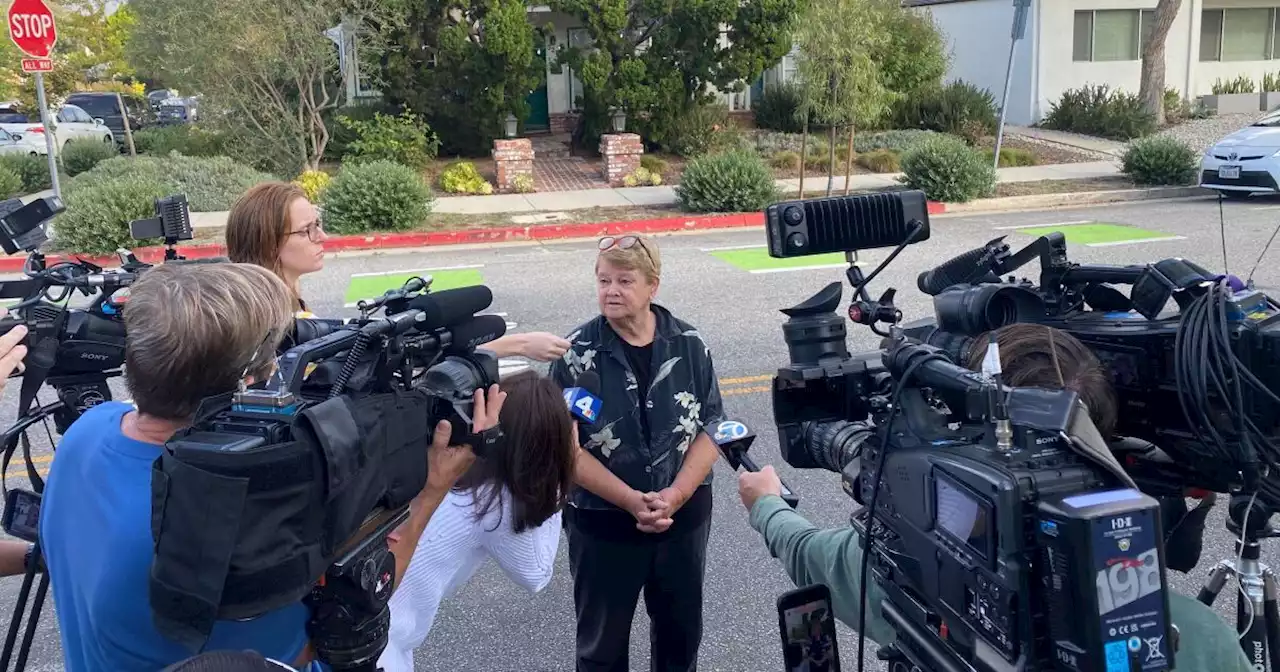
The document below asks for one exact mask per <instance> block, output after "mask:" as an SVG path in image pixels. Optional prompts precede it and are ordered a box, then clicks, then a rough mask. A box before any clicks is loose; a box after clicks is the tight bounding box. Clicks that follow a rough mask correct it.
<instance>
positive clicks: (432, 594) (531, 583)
mask: <svg viewBox="0 0 1280 672" xmlns="http://www.w3.org/2000/svg"><path fill="white" fill-rule="evenodd" d="M475 506H476V505H475V502H474V500H473V498H472V496H471V493H469V492H457V491H452V492H450V493H449V494H448V495H447V496H446V497H445V498H444V501H443V502H441V503H440V506H439V508H437V509H436V512H435V514H433V515H432V516H431V521H430V522H428V523H427V529H426V530H425V531H424V532H423V533H422V538H421V539H419V540H418V547H417V548H416V549H415V550H414V552H413V558H412V559H411V560H410V561H409V568H408V569H407V570H406V571H405V575H404V581H403V582H402V583H401V584H400V585H399V586H397V587H396V589H395V592H394V593H392V595H391V603H390V608H391V632H390V634H389V636H388V641H387V648H386V650H384V651H383V652H382V657H381V658H379V659H378V665H379V666H380V667H381V668H382V669H383V670H385V672H411V671H412V670H413V651H414V649H416V648H418V647H419V646H421V645H422V642H423V641H424V640H426V638H427V633H428V632H430V631H431V624H432V622H434V621H435V618H436V611H437V609H438V608H439V607H440V601H441V600H443V599H445V598H447V597H449V596H451V595H453V593H454V592H455V591H456V590H457V589H458V588H460V587H462V585H463V584H465V583H466V582H467V581H468V580H469V579H470V578H471V576H472V575H473V574H475V573H476V570H478V569H480V566H481V565H483V564H484V562H485V560H486V559H487V558H489V557H492V558H493V559H494V560H497V561H498V566H499V567H501V568H502V571H504V572H506V574H507V576H508V577H510V578H511V579H512V580H513V581H515V582H516V583H518V584H520V585H521V586H524V587H525V589H526V590H528V591H530V592H534V593H536V592H538V591H540V590H542V589H543V588H546V587H547V584H549V583H551V572H552V569H553V568H554V566H555V561H556V551H557V550H558V549H559V547H560V512H558V511H557V512H556V514H555V515H554V516H552V517H551V518H548V519H547V520H546V522H544V523H543V524H542V525H540V526H538V527H536V528H533V529H528V530H525V531H524V532H522V533H520V534H516V533H514V532H512V531H511V519H512V516H511V495H510V493H509V492H507V491H506V490H505V489H504V491H503V496H502V503H501V506H498V505H497V503H496V502H495V504H494V506H493V507H492V508H491V509H490V510H489V513H488V514H486V515H485V517H484V518H483V519H482V520H479V521H477V520H476V518H475ZM500 512H501V516H502V519H501V523H499V522H498V516H499V513H500Z"/></svg>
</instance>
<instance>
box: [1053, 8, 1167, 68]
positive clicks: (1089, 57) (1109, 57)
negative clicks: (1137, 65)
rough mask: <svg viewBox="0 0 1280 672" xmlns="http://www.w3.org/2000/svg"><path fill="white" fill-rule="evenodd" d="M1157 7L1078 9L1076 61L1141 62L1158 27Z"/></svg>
mask: <svg viewBox="0 0 1280 672" xmlns="http://www.w3.org/2000/svg"><path fill="white" fill-rule="evenodd" d="M1155 18H1156V13H1155V10H1150V9H1143V10H1137V9H1099V10H1083V11H1077V12H1076V16H1075V29H1074V33H1073V35H1072V55H1071V60H1073V61H1138V60H1141V59H1142V48H1143V47H1145V46H1146V44H1147V40H1148V39H1150V38H1151V30H1152V28H1154V27H1155Z"/></svg>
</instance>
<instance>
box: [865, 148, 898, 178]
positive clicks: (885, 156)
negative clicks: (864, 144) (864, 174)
mask: <svg viewBox="0 0 1280 672" xmlns="http://www.w3.org/2000/svg"><path fill="white" fill-rule="evenodd" d="M856 160H857V162H858V165H859V166H862V167H863V168H866V169H867V170H870V171H872V172H876V173H896V172H898V170H899V169H900V168H901V167H902V163H901V162H900V161H899V159H898V155H897V153H896V152H891V151H889V150H887V149H877V150H875V151H874V152H868V153H866V154H859V155H858V158H857V159H856Z"/></svg>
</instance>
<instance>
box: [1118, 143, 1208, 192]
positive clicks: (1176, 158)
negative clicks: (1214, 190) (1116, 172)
mask: <svg viewBox="0 0 1280 672" xmlns="http://www.w3.org/2000/svg"><path fill="white" fill-rule="evenodd" d="M1198 165H1199V161H1198V158H1197V157H1196V153H1195V152H1194V151H1192V150H1191V148H1190V147H1188V146H1186V145H1185V144H1183V143H1181V142H1179V141H1178V140H1176V139H1175V138H1171V137H1168V136H1163V135H1157V136H1154V137H1150V138H1143V139H1141V140H1136V141H1134V142H1133V144H1131V145H1129V149H1128V150H1126V151H1125V153H1124V158H1123V160H1122V161H1121V170H1122V171H1123V172H1124V174H1125V175H1128V176H1129V177H1130V178H1132V179H1133V181H1134V182H1137V183H1138V184H1150V185H1165V184H1168V185H1184V184H1193V183H1195V181H1196V169H1197V166H1198Z"/></svg>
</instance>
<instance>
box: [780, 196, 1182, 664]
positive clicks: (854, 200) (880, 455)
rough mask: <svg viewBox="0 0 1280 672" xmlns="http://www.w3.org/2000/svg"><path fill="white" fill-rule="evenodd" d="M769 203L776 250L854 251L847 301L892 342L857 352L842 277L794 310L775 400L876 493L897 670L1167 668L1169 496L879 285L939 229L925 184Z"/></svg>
mask: <svg viewBox="0 0 1280 672" xmlns="http://www.w3.org/2000/svg"><path fill="white" fill-rule="evenodd" d="M765 214H766V227H767V235H768V240H769V249H770V254H771V255H772V256H775V257H790V256H800V255H807V254H819V253H830V252H837V251H843V252H846V254H847V256H848V258H849V260H850V262H851V264H850V268H849V269H848V272H847V279H848V282H849V283H850V285H852V287H853V294H854V296H853V299H852V302H851V303H850V305H849V308H848V311H847V317H848V318H849V320H850V321H852V322H856V323H859V324H862V325H865V326H868V327H870V328H871V329H872V330H873V331H874V332H875V333H877V334H880V335H882V336H884V337H885V338H884V341H883V343H882V350H879V351H875V352H869V353H862V354H850V353H849V351H848V349H847V345H846V336H847V333H846V329H845V322H844V320H845V317H846V316H844V315H838V314H837V313H836V309H837V307H838V305H839V302H840V299H841V286H840V284H839V283H833V284H832V285H830V286H828V287H826V288H825V289H823V290H822V291H821V292H819V293H817V294H816V295H814V296H813V297H811V298H810V299H808V300H806V301H804V302H802V303H801V304H799V305H797V306H795V307H792V308H789V309H786V310H784V311H783V312H784V313H785V314H786V315H787V316H788V318H789V319H788V320H787V322H786V323H785V324H784V325H783V335H784V338H785V340H786V343H787V348H788V351H789V354H790V360H791V361H790V363H789V364H788V366H786V367H782V368H780V369H779V370H778V372H777V375H776V376H775V377H774V380H773V408H774V420H775V423H776V425H777V428H778V436H779V444H780V447H781V450H782V455H783V458H784V459H785V460H786V461H787V462H788V463H789V464H791V465H792V466H794V467H797V468H825V469H828V470H831V471H834V472H837V473H841V474H842V483H843V487H844V489H845V491H846V492H847V493H848V494H849V495H850V496H851V497H853V498H854V499H855V500H857V501H858V502H859V503H860V504H862V505H864V506H865V507H866V508H864V509H863V510H862V511H860V512H859V513H857V514H855V515H854V516H853V522H854V525H855V526H856V527H859V528H861V529H862V531H863V533H864V542H865V543H866V546H865V547H864V548H865V556H864V557H865V562H864V564H863V571H864V574H863V581H862V585H863V589H864V591H865V589H866V586H867V574H866V572H868V571H869V572H871V575H872V579H871V580H872V581H874V583H875V585H876V586H878V588H879V591H878V593H879V594H880V595H882V596H883V599H882V600H881V601H880V603H879V604H878V605H865V608H866V609H867V611H864V612H862V613H863V617H864V618H874V617H876V616H880V617H881V618H883V619H884V620H885V621H886V622H887V623H888V624H889V625H890V626H891V627H892V628H893V629H894V630H895V631H896V633H897V637H896V640H895V642H894V643H893V645H891V646H886V647H882V648H881V657H882V658H883V659H885V660H886V661H888V662H889V664H890V669H892V670H894V671H895V672H896V671H898V670H910V669H921V670H931V671H932V670H946V671H953V670H956V671H960V670H963V671H978V672H996V671H997V670H1017V669H1024V670H1033V669H1034V670H1050V669H1053V670H1073V671H1076V672H1104V671H1105V672H1110V671H1111V670H1116V669H1124V670H1143V671H1144V672H1157V671H1160V670H1169V669H1172V667H1173V663H1174V657H1175V647H1174V645H1173V635H1174V628H1173V624H1172V622H1171V621H1170V619H1169V606H1168V592H1167V588H1166V579H1165V571H1166V569H1165V568H1166V561H1165V556H1164V545H1163V530H1162V520H1161V516H1160V508H1159V503H1158V502H1157V501H1156V500H1155V499H1154V498H1153V497H1151V496H1150V495H1148V494H1145V493H1143V492H1142V491H1141V490H1140V489H1139V488H1138V487H1137V484H1136V483H1135V481H1134V480H1133V479H1132V478H1131V477H1130V476H1129V474H1128V473H1127V472H1126V471H1125V470H1124V468H1123V467H1122V465H1121V464H1120V463H1119V462H1118V461H1117V460H1116V458H1115V457H1114V456H1113V454H1112V451H1111V449H1110V446H1109V445H1108V444H1107V442H1106V441H1104V440H1103V439H1102V437H1101V436H1100V435H1099V433H1098V432H1097V429H1096V427H1094V425H1093V423H1092V421H1091V420H1090V418H1089V415H1088V411H1087V409H1085V408H1084V406H1083V405H1082V404H1081V403H1080V402H1079V399H1078V396H1077V395H1076V393H1075V392H1073V391H1070V390H1063V389H1057V390H1054V389H1039V388H1011V387H1009V386H1007V385H1004V384H1003V383H1002V382H1001V373H1000V370H999V364H998V362H999V361H1000V359H999V354H998V351H994V352H991V353H989V354H988V357H987V359H988V360H993V361H994V362H995V363H996V364H995V365H993V366H992V367H989V368H987V369H986V370H983V371H972V370H969V369H967V368H964V367H963V366H961V364H962V363H963V362H964V361H965V360H963V359H961V358H959V357H958V356H957V354H956V353H955V351H954V349H951V350H949V349H946V348H942V347H937V345H936V343H937V341H936V340H935V341H934V344H930V343H927V342H922V341H921V339H918V338H911V337H910V336H909V335H908V334H907V333H905V332H904V330H903V329H902V328H901V327H899V326H898V323H899V322H901V320H902V315H901V313H900V311H898V310H897V309H896V308H895V307H894V305H893V296H894V290H892V289H890V290H888V291H887V292H885V293H884V294H883V295H882V296H881V297H880V298H879V299H878V300H872V299H871V296H870V295H869V294H868V292H867V281H868V279H870V278H874V277H875V276H876V275H878V274H879V273H880V272H881V270H883V268H884V267H885V266H886V265H887V264H888V263H889V262H890V261H892V260H893V259H894V258H895V257H896V256H897V255H898V254H899V253H900V252H901V251H902V250H903V249H905V247H906V246H907V245H910V244H912V243H917V242H920V241H923V240H926V239H928V237H929V214H928V210H927V203H926V201H925V198H924V195H923V194H922V193H920V192H916V191H904V192H897V193H882V194H871V195H862V196H846V197H835V198H824V199H815V200H809V201H788V202H782V203H777V204H774V205H771V206H769V208H768V209H767V210H766V213H765ZM880 247H895V248H896V249H895V250H894V251H893V252H892V253H891V254H889V255H888V256H887V258H886V259H885V261H884V262H882V263H881V264H880V266H879V267H878V268H877V269H876V270H875V271H873V272H872V273H871V274H870V275H869V276H863V274H862V272H861V270H860V268H859V267H858V266H857V265H856V264H854V263H852V262H853V261H854V259H855V257H854V254H855V252H856V251H858V250H866V249H872V248H880ZM993 310H994V309H993ZM1013 319H1014V318H1010V319H1009V320H1008V321H1013ZM880 324H887V325H889V326H890V328H889V329H888V330H884V329H881V328H880V327H879V326H878V325H880ZM997 326H998V325H997ZM974 335H977V334H976V333H975V334H974ZM989 340H990V343H989V344H988V343H986V342H984V341H982V340H975V341H973V342H972V343H971V346H972V347H981V346H987V345H989V346H990V347H993V348H994V347H995V342H994V339H989ZM993 356H994V357H993ZM1159 473H1160V474H1165V473H1167V472H1159ZM1176 485H1179V484H1172V483H1170V484H1166V486H1167V487H1169V488H1171V489H1172V488H1174V487H1175V486H1176ZM1181 485H1189V484H1181ZM864 598H865V593H864ZM867 614H872V615H870V616H868V615H867ZM862 625H865V624H862ZM865 630H866V628H865V627H859V631H860V632H865ZM859 653H861V652H859Z"/></svg>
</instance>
